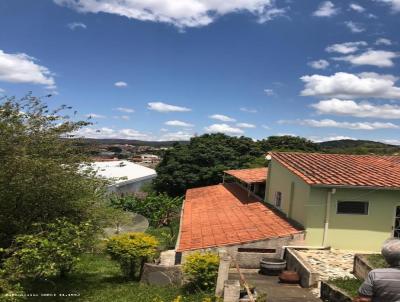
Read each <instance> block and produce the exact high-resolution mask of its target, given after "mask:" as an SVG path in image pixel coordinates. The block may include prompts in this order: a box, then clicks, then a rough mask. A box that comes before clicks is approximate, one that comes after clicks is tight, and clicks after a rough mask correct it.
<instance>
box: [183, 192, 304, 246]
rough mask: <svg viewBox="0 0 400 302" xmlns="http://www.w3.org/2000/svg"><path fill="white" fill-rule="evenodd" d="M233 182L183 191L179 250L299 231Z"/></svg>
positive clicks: (251, 240) (245, 241)
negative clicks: (184, 193)
mask: <svg viewBox="0 0 400 302" xmlns="http://www.w3.org/2000/svg"><path fill="white" fill-rule="evenodd" d="M300 232H301V230H298V229H296V228H295V227H293V226H292V225H291V224H289V223H288V222H287V221H286V220H285V219H283V218H281V217H280V216H279V215H278V214H276V213H275V212H273V211H272V210H271V209H269V208H267V207H266V206H265V205H263V204H262V203H261V202H260V201H259V200H258V199H256V198H255V197H252V196H250V197H249V196H248V195H247V192H246V191H245V190H243V189H242V188H241V187H239V186H238V185H236V184H224V185H222V184H220V185H215V186H208V187H203V188H196V189H190V190H187V192H186V198H185V202H184V209H183V215H182V222H181V230H180V238H179V245H178V249H177V250H178V251H187V250H196V249H203V248H208V247H215V246H224V245H235V244H242V243H248V242H253V241H259V240H264V239H268V238H277V237H283V236H289V235H291V234H297V233H300Z"/></svg>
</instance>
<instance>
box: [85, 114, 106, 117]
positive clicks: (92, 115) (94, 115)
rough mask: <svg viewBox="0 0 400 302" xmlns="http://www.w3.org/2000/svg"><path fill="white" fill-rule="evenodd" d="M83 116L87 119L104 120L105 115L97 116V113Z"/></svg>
mask: <svg viewBox="0 0 400 302" xmlns="http://www.w3.org/2000/svg"><path fill="white" fill-rule="evenodd" d="M85 116H86V117H88V118H106V116H105V115H102V114H97V113H88V114H85Z"/></svg>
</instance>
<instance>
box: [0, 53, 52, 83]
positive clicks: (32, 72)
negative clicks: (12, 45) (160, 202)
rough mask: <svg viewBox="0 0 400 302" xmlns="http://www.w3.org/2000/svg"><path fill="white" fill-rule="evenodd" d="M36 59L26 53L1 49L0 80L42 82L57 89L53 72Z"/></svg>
mask: <svg viewBox="0 0 400 302" xmlns="http://www.w3.org/2000/svg"><path fill="white" fill-rule="evenodd" d="M36 61H37V60H36V59H35V58H33V57H31V56H28V55H27V54H25V53H16V54H10V53H5V52H4V51H2V50H0V81H4V82H10V83H30V84H41V85H46V87H47V88H49V89H55V88H56V87H55V85H56V84H55V81H54V78H53V73H51V72H50V70H49V69H48V68H47V67H44V66H42V65H39V64H37V63H36Z"/></svg>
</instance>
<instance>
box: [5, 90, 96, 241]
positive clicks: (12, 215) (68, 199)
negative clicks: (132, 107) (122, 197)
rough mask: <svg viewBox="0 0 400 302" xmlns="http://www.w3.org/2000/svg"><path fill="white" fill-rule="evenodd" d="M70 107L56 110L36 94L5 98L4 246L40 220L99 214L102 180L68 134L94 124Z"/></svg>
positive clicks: (79, 218)
mask: <svg viewBox="0 0 400 302" xmlns="http://www.w3.org/2000/svg"><path fill="white" fill-rule="evenodd" d="M69 109H70V108H69V107H66V106H61V107H59V108H57V109H55V110H50V109H49V107H48V106H47V105H46V104H45V103H44V102H43V101H42V100H41V99H40V98H36V97H33V96H31V95H27V96H26V97H24V98H22V99H20V100H16V99H15V98H7V99H3V100H0V167H1V169H0V247H2V246H3V247H7V246H8V245H9V244H10V243H11V241H12V239H13V237H14V236H15V235H17V234H27V233H29V232H30V231H31V226H32V225H33V224H35V223H48V222H52V221H55V220H56V219H58V218H61V217H65V218H66V219H68V220H69V221H71V222H72V223H77V224H79V223H81V222H82V221H85V220H88V219H91V218H93V217H92V216H93V213H94V212H93V211H92V210H93V209H94V208H97V207H98V203H97V201H98V200H99V196H100V192H101V190H99V188H101V187H102V181H100V180H99V179H97V178H96V177H95V175H94V173H93V171H90V170H83V169H82V164H83V163H86V162H88V158H87V157H86V156H85V152H84V150H82V146H79V144H77V143H76V141H73V140H70V139H67V138H68V137H70V136H71V133H74V132H75V131H77V130H79V129H80V128H81V127H84V126H86V125H87V124H88V123H87V122H86V121H73V120H72V119H71V118H70V117H69V116H68V115H66V114H65V113H64V112H66V111H68V110H69Z"/></svg>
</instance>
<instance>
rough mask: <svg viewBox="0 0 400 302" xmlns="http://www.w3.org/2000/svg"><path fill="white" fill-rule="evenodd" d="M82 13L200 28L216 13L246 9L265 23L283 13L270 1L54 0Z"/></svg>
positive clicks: (281, 9) (223, 13)
mask: <svg viewBox="0 0 400 302" xmlns="http://www.w3.org/2000/svg"><path fill="white" fill-rule="evenodd" d="M54 2H55V3H56V4H58V5H63V6H67V7H70V8H73V9H75V10H77V11H78V12H82V13H88V12H90V13H100V12H103V13H109V14H115V15H119V16H124V17H127V18H130V19H137V20H141V21H153V22H163V23H169V24H173V25H175V26H176V27H178V28H185V27H200V26H206V25H208V24H210V23H212V22H213V21H214V20H215V19H216V18H218V17H219V16H222V15H225V14H229V13H237V12H250V13H251V14H253V15H255V16H257V17H258V19H259V22H266V21H269V20H271V19H273V18H276V17H278V16H282V15H283V14H284V13H285V9H283V8H278V7H276V6H275V1H274V0H235V1H215V0H185V1H177V0H155V1H149V0H123V1H121V0H54Z"/></svg>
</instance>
